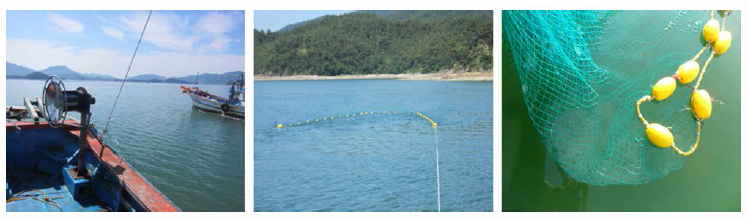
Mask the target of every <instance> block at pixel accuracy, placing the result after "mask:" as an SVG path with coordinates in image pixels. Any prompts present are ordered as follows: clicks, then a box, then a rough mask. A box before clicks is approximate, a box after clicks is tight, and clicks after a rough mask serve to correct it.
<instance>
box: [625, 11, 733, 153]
mask: <svg viewBox="0 0 749 220" xmlns="http://www.w3.org/2000/svg"><path fill="white" fill-rule="evenodd" d="M730 12H731V11H730V10H726V11H723V13H724V14H723V25H722V26H723V29H720V26H721V24H720V23H719V22H718V20H717V19H715V18H714V13H715V12H714V11H710V21H708V22H707V23H706V24H705V27H704V28H703V29H702V34H703V36H704V38H705V41H706V42H707V44H705V46H704V47H703V48H702V50H700V52H699V53H697V55H696V56H694V58H692V59H691V60H689V61H687V62H685V63H684V64H682V65H681V66H679V68H678V70H677V71H676V73H675V74H674V75H673V76H667V77H664V78H662V79H660V80H658V82H657V83H656V84H655V86H653V92H652V94H650V95H646V96H644V97H642V98H640V99H639V100H638V101H637V103H636V110H637V116H638V117H639V118H640V121H642V123H643V124H644V125H645V127H646V129H645V135H646V136H647V137H648V139H649V140H650V142H652V143H653V144H654V145H655V146H658V147H662V148H667V147H671V148H673V149H674V150H675V151H676V152H677V153H679V155H682V156H689V155H691V154H692V153H694V151H695V150H696V149H697V145H698V143H699V140H700V129H701V127H702V120H704V119H707V118H709V117H710V114H711V113H712V109H713V105H712V98H710V95H709V94H708V93H707V90H704V89H699V86H700V82H701V81H702V76H703V75H704V74H705V70H706V69H707V65H708V64H710V61H712V59H713V57H714V56H715V54H718V55H720V54H723V53H725V52H726V51H727V50H728V48H729V47H730V46H731V32H728V31H726V30H725V28H726V17H728V14H729V13H730ZM709 46H712V52H711V53H710V57H709V58H707V61H705V66H703V67H702V72H701V73H700V74H699V78H698V79H697V83H696V84H695V86H694V92H693V93H692V101H691V106H692V113H693V114H694V117H695V121H696V123H697V138H695V140H694V145H693V146H692V148H691V149H690V150H689V151H687V152H684V151H682V150H681V149H679V148H678V147H676V144H675V143H674V136H673V135H672V134H671V131H670V130H669V129H668V128H666V127H665V126H663V125H661V124H658V123H648V121H647V120H645V118H644V117H643V116H642V114H641V113H640V104H641V103H643V102H645V101H651V100H653V99H655V100H658V101H662V100H665V99H666V98H668V97H669V96H670V95H671V94H673V93H674V90H675V89H676V80H677V79H678V80H679V82H681V83H682V84H688V83H690V82H692V81H693V80H694V79H695V78H696V77H697V73H698V72H699V69H700V64H698V63H697V59H698V58H699V57H700V55H702V53H703V52H704V51H705V49H706V48H707V47H709Z"/></svg>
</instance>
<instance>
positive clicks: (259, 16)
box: [254, 10, 353, 31]
mask: <svg viewBox="0 0 749 220" xmlns="http://www.w3.org/2000/svg"><path fill="white" fill-rule="evenodd" d="M348 12H353V11H351V10H320V11H301V10H272V11H255V17H254V22H255V26H254V29H258V30H268V29H270V30H271V31H278V30H281V28H283V27H285V26H286V25H290V24H293V23H297V22H301V21H306V20H310V19H313V18H317V17H320V16H323V15H340V14H345V13H348Z"/></svg>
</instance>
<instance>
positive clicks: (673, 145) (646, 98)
mask: <svg viewBox="0 0 749 220" xmlns="http://www.w3.org/2000/svg"><path fill="white" fill-rule="evenodd" d="M714 14H715V11H714V10H710V19H714ZM726 17H728V12H727V11H725V12H724V16H723V24H722V27H721V28H722V30H721V31H725V29H726ZM714 44H715V42H713V43H708V44H706V45H705V46H704V47H702V49H701V50H700V52H698V53H697V55H695V56H694V58H692V61H696V60H697V59H698V58H699V57H700V56H701V55H702V53H703V52H704V51H705V49H706V48H707V47H708V46H714ZM715 54H716V52H715V50H714V49H713V50H712V52H710V57H708V58H707V60H706V61H705V65H704V66H702V71H700V74H699V77H698V78H697V83H696V84H695V85H694V92H697V90H698V89H699V87H700V83H701V82H702V77H703V76H704V75H705V72H706V71H707V66H708V65H710V62H711V61H712V60H713V58H714V57H715ZM677 75H678V71H677V73H676V74H675V75H674V77H676V76H677ZM653 98H654V97H653V95H647V96H644V97H642V98H640V99H639V100H637V102H636V104H635V109H636V111H637V117H639V118H640V121H642V123H643V124H644V125H645V127H648V125H649V124H648V121H647V120H645V117H643V116H642V113H641V112H640V104H642V103H643V102H645V101H651V100H652V99H653ZM692 113H693V115H694V118H695V123H697V137H696V138H695V139H694V144H692V147H691V149H689V151H687V152H684V151H682V150H681V149H679V148H678V147H676V143H675V142H672V143H671V148H673V149H674V151H676V153H678V154H679V155H681V156H689V155H692V153H694V152H695V150H697V147H698V146H699V142H700V133H701V130H702V119H701V118H699V117H697V113H696V112H695V111H694V109H692Z"/></svg>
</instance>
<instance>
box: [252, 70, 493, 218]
mask: <svg viewBox="0 0 749 220" xmlns="http://www.w3.org/2000/svg"><path fill="white" fill-rule="evenodd" d="M254 91H255V115H254V135H255V140H254V148H255V149H254V169H255V170H254V174H255V175H254V197H255V198H254V199H255V207H254V209H255V211H437V184H436V180H437V179H436V177H437V170H436V158H435V157H436V155H435V147H436V146H435V145H436V144H438V146H439V157H440V173H439V176H440V187H441V189H440V190H441V210H442V211H492V210H493V203H492V202H493V190H492V188H493V175H492V173H493V157H492V152H493V146H492V129H493V127H494V126H493V123H492V120H493V114H492V82H437V81H397V80H333V81H272V82H255V87H254ZM365 111H366V112H368V114H367V115H362V114H361V113H363V112H365ZM385 111H389V112H390V113H384V112H385ZM392 111H397V112H399V113H395V114H393V113H392ZM417 111H418V112H421V113H423V114H424V115H426V116H428V117H429V118H431V119H432V120H434V121H435V122H436V123H438V124H439V125H438V128H437V135H436V139H437V140H435V133H434V130H433V129H432V127H431V126H430V124H429V122H427V121H426V120H425V119H423V118H421V117H419V116H417V115H415V114H413V112H417ZM370 112H371V113H373V114H370ZM378 112H379V113H378ZM403 112H410V113H411V114H404V113H403ZM353 114H356V115H357V116H351V115H353ZM347 115H348V117H346V116H347ZM338 116H342V117H341V118H338ZM323 117H325V118H327V119H326V120H324V121H323V120H322V118H323ZM330 117H334V119H333V120H330ZM315 119H317V120H319V122H315ZM307 120H311V122H310V124H307ZM297 122H299V123H300V124H302V126H294V127H284V128H281V129H278V128H277V127H276V125H277V124H279V123H283V124H284V125H288V124H289V123H292V124H296V123H297Z"/></svg>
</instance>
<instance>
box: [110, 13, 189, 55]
mask: <svg viewBox="0 0 749 220" xmlns="http://www.w3.org/2000/svg"><path fill="white" fill-rule="evenodd" d="M147 17H148V13H145V12H138V13H134V14H132V15H130V16H122V17H120V21H121V22H122V24H123V25H124V27H125V29H126V30H127V31H128V34H129V36H133V38H135V39H138V38H139V37H140V34H141V31H143V25H144V24H145V22H146V18H147ZM188 24H189V20H188V19H187V18H183V17H180V16H179V15H177V14H174V13H169V12H153V15H151V20H150V21H149V22H148V28H147V30H146V33H145V36H143V41H145V42H148V43H151V44H153V45H156V46H157V47H163V48H168V49H171V50H176V51H190V50H192V49H193V46H194V45H195V43H196V42H197V41H198V40H199V39H198V37H197V36H190V35H187V34H185V33H183V32H185V31H186V30H187V28H188Z"/></svg>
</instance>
